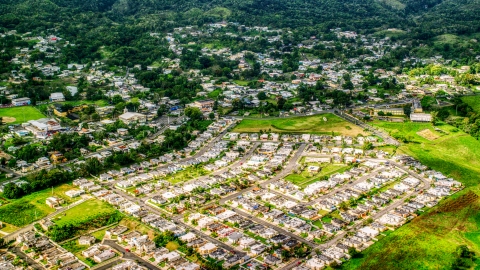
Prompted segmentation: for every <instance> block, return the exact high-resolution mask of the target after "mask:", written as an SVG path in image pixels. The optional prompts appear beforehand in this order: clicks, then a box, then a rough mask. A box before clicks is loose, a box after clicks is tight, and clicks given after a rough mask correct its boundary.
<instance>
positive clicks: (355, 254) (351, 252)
mask: <svg viewBox="0 0 480 270" xmlns="http://www.w3.org/2000/svg"><path fill="white" fill-rule="evenodd" d="M348 255H350V256H351V257H352V258H359V257H360V256H361V253H360V252H358V251H357V249H356V248H354V247H350V248H349V249H348Z"/></svg>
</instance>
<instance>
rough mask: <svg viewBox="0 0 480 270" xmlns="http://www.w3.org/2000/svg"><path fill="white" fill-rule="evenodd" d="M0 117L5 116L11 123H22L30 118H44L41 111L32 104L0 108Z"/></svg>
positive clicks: (6, 120)
mask: <svg viewBox="0 0 480 270" xmlns="http://www.w3.org/2000/svg"><path fill="white" fill-rule="evenodd" d="M0 117H5V118H6V119H4V121H5V122H8V123H9V124H10V123H11V124H21V123H24V122H27V121H30V120H37V119H40V118H44V117H45V115H43V114H42V113H41V112H39V111H38V110H37V109H35V108H34V107H31V106H22V107H12V108H2V109H0Z"/></svg>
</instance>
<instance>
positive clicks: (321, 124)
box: [234, 113, 364, 136]
mask: <svg viewBox="0 0 480 270" xmlns="http://www.w3.org/2000/svg"><path fill="white" fill-rule="evenodd" d="M324 118H325V119H326V120H327V121H324ZM260 131H264V132H276V133H315V134H331V133H332V132H333V133H335V134H343V135H348V136H357V135H360V134H364V132H363V129H362V128H360V127H358V126H356V125H354V124H351V123H349V122H346V121H344V120H343V119H341V118H340V117H338V116H335V115H333V114H330V113H328V114H320V115H312V116H299V117H289V118H273V119H265V120H261V119H255V120H253V119H244V120H242V122H240V124H238V125H237V126H236V127H235V129H234V132H260Z"/></svg>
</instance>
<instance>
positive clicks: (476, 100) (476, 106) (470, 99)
mask: <svg viewBox="0 0 480 270" xmlns="http://www.w3.org/2000/svg"><path fill="white" fill-rule="evenodd" d="M462 100H463V102H465V103H467V104H468V105H469V106H470V107H472V108H473V110H474V111H476V112H480V96H466V97H462ZM454 109H455V108H454Z"/></svg>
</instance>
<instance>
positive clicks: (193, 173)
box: [164, 166, 210, 184]
mask: <svg viewBox="0 0 480 270" xmlns="http://www.w3.org/2000/svg"><path fill="white" fill-rule="evenodd" d="M207 174H210V172H209V171H207V170H205V169H204V168H203V167H200V168H195V167H193V166H190V167H187V168H186V169H184V170H182V171H179V172H177V173H173V174H169V175H167V176H165V178H164V180H167V181H168V182H170V183H172V184H176V183H179V182H185V181H188V180H192V179H195V178H198V177H200V176H204V175H207Z"/></svg>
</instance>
